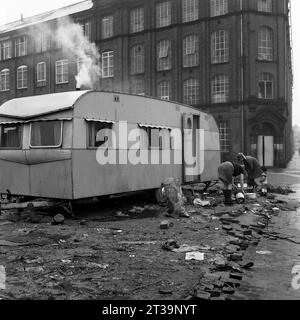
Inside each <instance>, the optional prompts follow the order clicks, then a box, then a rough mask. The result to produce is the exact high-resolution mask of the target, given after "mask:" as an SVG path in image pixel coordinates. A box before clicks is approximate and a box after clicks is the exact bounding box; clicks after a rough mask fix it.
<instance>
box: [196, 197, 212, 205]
mask: <svg viewBox="0 0 300 320" xmlns="http://www.w3.org/2000/svg"><path fill="white" fill-rule="evenodd" d="M193 204H194V206H197V207H209V206H210V201H208V200H201V199H199V198H196V199H194V201H193Z"/></svg>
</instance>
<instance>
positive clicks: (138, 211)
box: [119, 206, 145, 213]
mask: <svg viewBox="0 0 300 320" xmlns="http://www.w3.org/2000/svg"><path fill="white" fill-rule="evenodd" d="M144 210H145V209H144V208H142V207H136V206H134V207H133V208H132V209H130V210H129V212H131V213H141V212H143V211H144ZM119 212H120V211H119Z"/></svg>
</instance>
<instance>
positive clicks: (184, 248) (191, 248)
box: [172, 244, 201, 253]
mask: <svg viewBox="0 0 300 320" xmlns="http://www.w3.org/2000/svg"><path fill="white" fill-rule="evenodd" d="M197 250H201V246H189V245H187V244H183V245H182V246H180V248H176V249H173V250H172V251H173V252H181V253H186V252H191V251H193V252H195V251H197Z"/></svg>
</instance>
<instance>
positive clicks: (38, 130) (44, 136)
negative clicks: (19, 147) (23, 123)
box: [30, 120, 62, 148]
mask: <svg viewBox="0 0 300 320" xmlns="http://www.w3.org/2000/svg"><path fill="white" fill-rule="evenodd" d="M30 131H31V134H30V146H31V147H36V148H38V147H52V148H55V147H56V148H58V147H60V146H61V144H62V121H60V120H54V121H37V122H33V123H31V125H30Z"/></svg>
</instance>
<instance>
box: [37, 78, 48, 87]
mask: <svg viewBox="0 0 300 320" xmlns="http://www.w3.org/2000/svg"><path fill="white" fill-rule="evenodd" d="M46 85H47V82H46V80H44V81H38V82H37V83H36V87H37V88H41V87H45V86H46Z"/></svg>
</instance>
